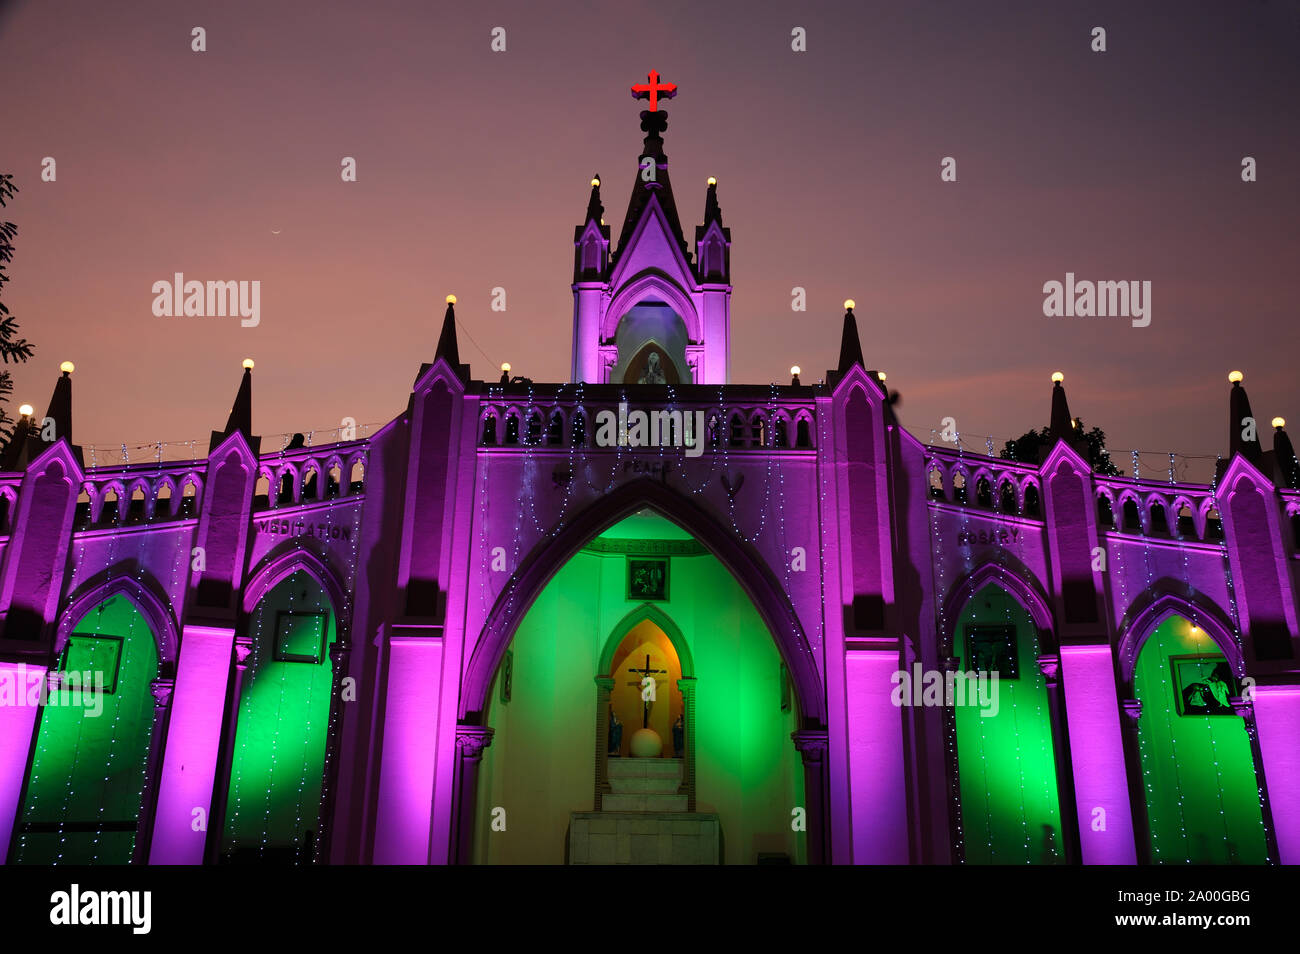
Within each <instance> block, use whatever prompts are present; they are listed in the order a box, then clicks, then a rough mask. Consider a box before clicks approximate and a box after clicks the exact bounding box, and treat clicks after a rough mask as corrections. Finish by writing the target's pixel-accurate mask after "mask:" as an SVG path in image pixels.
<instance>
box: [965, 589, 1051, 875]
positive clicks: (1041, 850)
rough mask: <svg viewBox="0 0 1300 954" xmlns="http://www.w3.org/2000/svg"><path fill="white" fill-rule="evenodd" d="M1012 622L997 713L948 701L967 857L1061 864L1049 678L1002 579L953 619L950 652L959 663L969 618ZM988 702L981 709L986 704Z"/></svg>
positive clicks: (1027, 621)
mask: <svg viewBox="0 0 1300 954" xmlns="http://www.w3.org/2000/svg"><path fill="white" fill-rule="evenodd" d="M979 624H988V625H1014V626H1015V627H1016V642H1017V647H1018V653H1017V656H1018V670H1019V678H1017V679H999V680H998V690H997V691H998V695H997V701H998V705H997V714H996V715H993V716H988V717H986V716H984V715H981V708H980V707H979V706H970V705H967V706H957V707H955V708H954V710H953V711H954V714H955V717H956V726H957V759H958V777H959V778H960V780H961V817H962V827H963V831H964V834H965V844H966V861H967V863H968V864H1021V865H1023V864H1063V863H1064V862H1065V851H1064V843H1063V841H1062V838H1061V811H1060V799H1059V797H1058V793H1057V788H1056V763H1055V757H1054V748H1053V744H1054V743H1053V738H1052V719H1051V710H1050V708H1049V705H1048V698H1047V681H1046V679H1045V678H1044V677H1043V674H1042V672H1041V671H1040V670H1039V668H1038V656H1039V654H1040V652H1041V649H1040V648H1039V645H1038V635H1037V627H1035V626H1034V623H1033V620H1032V618H1031V617H1030V616H1029V614H1028V613H1027V612H1026V611H1025V609H1024V608H1023V607H1022V606H1021V605H1020V603H1019V602H1017V601H1016V600H1015V599H1014V598H1012V597H1011V596H1010V595H1009V594H1007V592H1006V591H1005V590H1003V589H1002V588H1001V587H999V586H996V585H993V584H990V585H989V586H986V587H984V588H983V589H982V590H980V591H979V592H978V593H976V594H975V595H974V596H973V597H972V598H971V600H970V602H968V603H967V604H966V607H965V609H964V610H963V611H962V614H961V617H960V618H959V619H958V621H957V629H956V635H957V638H956V640H955V641H954V644H955V645H954V651H953V654H954V655H955V656H956V657H957V658H958V659H960V660H961V661H962V665H961V666H960V667H959V668H960V669H963V670H964V669H965V664H966V647H965V638H964V634H965V632H966V627H967V626H968V625H979ZM992 709H993V707H992V706H989V707H988V709H987V711H992Z"/></svg>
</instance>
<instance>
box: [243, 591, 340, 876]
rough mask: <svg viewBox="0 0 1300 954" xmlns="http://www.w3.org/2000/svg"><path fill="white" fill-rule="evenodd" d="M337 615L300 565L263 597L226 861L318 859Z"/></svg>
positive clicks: (253, 628) (252, 638) (254, 621)
mask: <svg viewBox="0 0 1300 954" xmlns="http://www.w3.org/2000/svg"><path fill="white" fill-rule="evenodd" d="M336 638H337V618H336V615H335V610H334V606H333V603H332V601H331V600H330V598H329V595H328V594H327V593H326V592H325V589H324V587H323V586H321V584H320V583H319V582H318V581H317V580H316V578H315V577H314V576H313V575H312V574H310V573H308V572H306V571H305V570H297V571H295V572H293V573H291V574H290V575H288V576H286V577H285V578H284V579H282V580H281V581H280V582H279V583H277V584H276V585H275V586H273V587H272V588H271V589H270V590H269V592H267V593H266V594H265V595H264V596H262V597H261V599H260V600H258V602H257V605H256V607H255V608H254V610H253V612H252V614H251V615H250V617H249V621H248V644H247V645H248V647H249V650H250V652H249V654H248V657H247V659H246V661H245V666H246V667H247V668H246V671H245V672H244V674H243V676H242V685H241V686H240V696H239V703H238V705H239V710H238V719H237V722H236V728H235V737H234V745H233V749H232V751H231V753H230V775H229V778H228V779H227V783H226V784H227V791H226V800H225V816H224V819H223V821H222V832H221V856H220V860H221V862H223V863H244V862H250V863H260V864H267V863H286V864H295V863H297V864H303V863H309V862H310V861H311V860H312V858H313V855H314V853H315V849H316V845H317V842H318V841H319V839H320V837H321V823H322V819H321V793H322V788H323V784H324V768H325V751H326V746H327V744H328V740H329V725H330V715H331V701H332V696H333V684H334V661H333V658H332V654H331V650H332V649H333V648H334V646H335V642H336Z"/></svg>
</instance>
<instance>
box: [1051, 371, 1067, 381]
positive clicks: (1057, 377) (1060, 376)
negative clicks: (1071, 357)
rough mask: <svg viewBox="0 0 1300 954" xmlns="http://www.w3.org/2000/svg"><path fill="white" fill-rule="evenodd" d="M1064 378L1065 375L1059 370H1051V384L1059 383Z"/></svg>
mask: <svg viewBox="0 0 1300 954" xmlns="http://www.w3.org/2000/svg"><path fill="white" fill-rule="evenodd" d="M1064 380H1065V375H1064V374H1062V373H1061V372H1060V371H1053V372H1052V383H1053V384H1060V383H1061V382H1062V381H1064Z"/></svg>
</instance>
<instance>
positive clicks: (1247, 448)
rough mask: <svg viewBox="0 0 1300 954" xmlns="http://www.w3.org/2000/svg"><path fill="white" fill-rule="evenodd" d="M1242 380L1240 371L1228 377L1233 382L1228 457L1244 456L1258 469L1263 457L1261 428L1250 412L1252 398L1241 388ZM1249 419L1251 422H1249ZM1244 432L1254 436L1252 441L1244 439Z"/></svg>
mask: <svg viewBox="0 0 1300 954" xmlns="http://www.w3.org/2000/svg"><path fill="white" fill-rule="evenodd" d="M1242 379H1243V375H1242V373H1241V372H1240V371H1233V372H1231V373H1230V374H1229V375H1228V380H1229V381H1231V382H1232V391H1231V392H1230V393H1229V395H1228V416H1229V421H1228V457H1229V458H1232V457H1235V456H1236V455H1237V454H1243V455H1245V457H1246V459H1247V460H1248V461H1250V462H1251V463H1252V464H1254V465H1255V466H1256V467H1258V466H1260V463H1261V459H1262V456H1263V454H1262V451H1261V448H1260V443H1259V427H1258V426H1257V424H1255V415H1254V414H1252V413H1251V410H1250V398H1249V397H1247V396H1246V389H1245V388H1243V387H1242V386H1241V382H1242ZM1247 418H1249V419H1250V420H1249V421H1247V420H1246V419H1247ZM1243 422H1245V423H1243ZM1252 425H1254V426H1252ZM1243 432H1245V433H1247V434H1249V435H1252V439H1250V440H1247V439H1246V438H1245V437H1243V436H1242V434H1243Z"/></svg>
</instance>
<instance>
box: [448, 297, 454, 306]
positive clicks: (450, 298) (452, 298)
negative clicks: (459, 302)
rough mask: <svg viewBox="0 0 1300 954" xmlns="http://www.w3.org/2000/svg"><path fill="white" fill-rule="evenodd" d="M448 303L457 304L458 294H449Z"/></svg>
mask: <svg viewBox="0 0 1300 954" xmlns="http://www.w3.org/2000/svg"><path fill="white" fill-rule="evenodd" d="M447 304H449V305H454V304H456V296H455V295H448V296H447Z"/></svg>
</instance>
